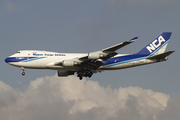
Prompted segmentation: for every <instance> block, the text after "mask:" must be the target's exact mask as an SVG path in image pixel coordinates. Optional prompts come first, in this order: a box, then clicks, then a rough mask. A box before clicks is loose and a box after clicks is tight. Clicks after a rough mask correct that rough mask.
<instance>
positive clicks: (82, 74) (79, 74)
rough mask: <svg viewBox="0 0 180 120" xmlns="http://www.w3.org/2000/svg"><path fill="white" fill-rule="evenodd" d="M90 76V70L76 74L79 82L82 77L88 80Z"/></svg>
mask: <svg viewBox="0 0 180 120" xmlns="http://www.w3.org/2000/svg"><path fill="white" fill-rule="evenodd" d="M92 75H93V73H92V72H91V71H90V70H87V71H79V72H77V77H79V80H82V78H83V76H84V77H89V78H90V77H91V76H92Z"/></svg>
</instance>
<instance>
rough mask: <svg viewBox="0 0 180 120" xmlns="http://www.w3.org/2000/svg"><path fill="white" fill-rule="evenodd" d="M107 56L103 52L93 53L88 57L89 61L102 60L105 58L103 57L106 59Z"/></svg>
mask: <svg viewBox="0 0 180 120" xmlns="http://www.w3.org/2000/svg"><path fill="white" fill-rule="evenodd" d="M106 56H107V54H106V53H103V52H92V53H89V55H88V59H91V60H93V59H100V58H103V57H106Z"/></svg>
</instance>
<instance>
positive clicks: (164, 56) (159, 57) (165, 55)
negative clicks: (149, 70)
mask: <svg viewBox="0 0 180 120" xmlns="http://www.w3.org/2000/svg"><path fill="white" fill-rule="evenodd" d="M173 52H174V51H168V52H165V53H162V54H158V55H155V56H152V57H150V58H147V59H161V58H166V57H167V56H169V55H170V54H172V53H173Z"/></svg>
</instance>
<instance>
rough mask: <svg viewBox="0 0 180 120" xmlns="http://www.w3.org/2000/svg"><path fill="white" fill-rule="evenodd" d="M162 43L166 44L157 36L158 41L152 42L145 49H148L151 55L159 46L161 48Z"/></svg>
mask: <svg viewBox="0 0 180 120" xmlns="http://www.w3.org/2000/svg"><path fill="white" fill-rule="evenodd" d="M162 42H166V40H165V39H164V38H163V37H162V36H159V38H158V39H156V40H154V41H153V42H152V43H151V44H150V46H147V47H146V48H147V49H148V51H149V52H150V53H152V50H153V51H154V50H155V49H156V48H158V47H159V46H161V43H162Z"/></svg>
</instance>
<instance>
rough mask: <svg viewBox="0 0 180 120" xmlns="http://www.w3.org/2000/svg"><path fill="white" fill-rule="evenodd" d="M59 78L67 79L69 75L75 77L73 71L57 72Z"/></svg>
mask: <svg viewBox="0 0 180 120" xmlns="http://www.w3.org/2000/svg"><path fill="white" fill-rule="evenodd" d="M57 74H58V77H66V76H68V75H74V72H73V71H66V70H58V71H57Z"/></svg>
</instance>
